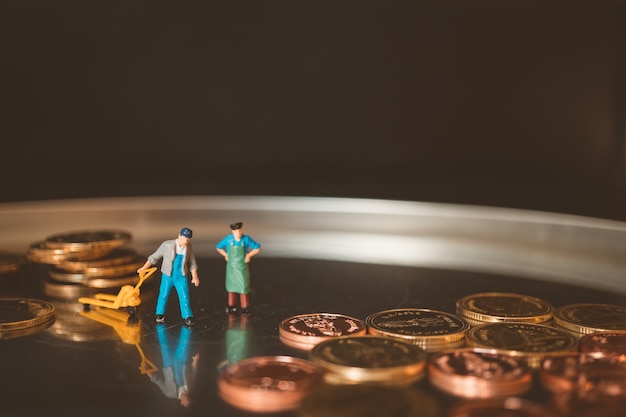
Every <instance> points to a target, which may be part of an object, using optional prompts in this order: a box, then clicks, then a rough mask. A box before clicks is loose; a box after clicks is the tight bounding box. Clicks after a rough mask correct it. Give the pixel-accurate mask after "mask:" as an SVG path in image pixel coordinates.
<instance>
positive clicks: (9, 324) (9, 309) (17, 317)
mask: <svg viewBox="0 0 626 417" xmlns="http://www.w3.org/2000/svg"><path fill="white" fill-rule="evenodd" d="M54 317H55V307H54V304H52V303H49V302H47V301H43V300H36V299H30V298H4V299H0V338H8V337H12V333H11V332H14V331H21V330H24V329H26V328H30V327H33V328H43V327H45V326H43V327H42V325H43V324H44V323H47V322H49V321H51V320H53V319H54ZM13 334H15V333H13Z"/></svg>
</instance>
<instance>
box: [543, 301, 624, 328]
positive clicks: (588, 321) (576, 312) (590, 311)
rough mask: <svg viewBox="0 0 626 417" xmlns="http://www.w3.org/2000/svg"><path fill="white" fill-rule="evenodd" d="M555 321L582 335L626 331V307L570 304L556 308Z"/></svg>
mask: <svg viewBox="0 0 626 417" xmlns="http://www.w3.org/2000/svg"><path fill="white" fill-rule="evenodd" d="M554 323H555V324H556V325H557V326H559V327H562V328H564V329H567V330H569V331H572V332H574V333H577V334H580V335H584V334H589V333H594V332H603V331H616V330H619V331H626V307H624V306H618V305H611V304H585V303H582V304H568V305H564V306H561V307H559V308H557V309H556V310H555V312H554Z"/></svg>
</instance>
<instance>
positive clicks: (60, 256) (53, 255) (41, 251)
mask: <svg viewBox="0 0 626 417" xmlns="http://www.w3.org/2000/svg"><path fill="white" fill-rule="evenodd" d="M108 251H109V250H108V249H106V250H104V249H102V248H97V249H90V250H83V251H68V250H66V249H64V248H51V247H49V246H48V245H47V243H46V242H45V241H38V242H34V243H32V244H31V245H30V247H29V249H28V252H27V254H26V257H27V259H28V260H29V261H31V262H35V263H43V264H58V263H61V262H65V261H67V260H68V259H83V260H85V259H94V258H97V257H100V256H103V255H104V254H106V253H107V252H108Z"/></svg>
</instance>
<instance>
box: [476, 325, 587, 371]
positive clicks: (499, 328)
mask: <svg viewBox="0 0 626 417" xmlns="http://www.w3.org/2000/svg"><path fill="white" fill-rule="evenodd" d="M465 343H466V344H467V346H468V347H481V348H489V349H497V350H498V351H499V352H501V353H505V354H508V355H511V356H521V357H523V358H525V359H526V360H527V361H528V364H529V365H530V367H531V368H537V367H539V365H540V362H541V360H542V359H543V358H545V357H547V356H550V355H555V354H561V353H564V352H568V351H575V350H576V349H577V348H578V339H577V338H576V337H575V336H573V335H571V334H570V333H569V332H567V331H565V330H559V329H557V328H554V327H551V326H546V325H544V324H534V323H487V324H481V325H480V326H476V327H472V328H471V329H470V330H469V331H468V332H467V337H466V338H465Z"/></svg>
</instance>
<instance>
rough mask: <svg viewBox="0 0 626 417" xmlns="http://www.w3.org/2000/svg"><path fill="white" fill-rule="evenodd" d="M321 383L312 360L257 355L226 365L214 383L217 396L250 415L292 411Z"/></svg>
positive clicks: (322, 373)
mask: <svg viewBox="0 0 626 417" xmlns="http://www.w3.org/2000/svg"><path fill="white" fill-rule="evenodd" d="M323 381H324V371H323V370H322V369H321V368H320V367H318V366H317V365H315V364H314V363H312V362H311V361H308V360H305V359H300V358H295V357H291V356H258V357H251V358H246V359H242V360H240V361H238V362H235V363H232V364H229V365H227V366H226V367H225V368H224V369H223V370H222V373H221V374H220V376H219V378H218V382H217V386H218V392H219V395H220V397H221V398H222V399H223V400H224V401H226V402H227V403H229V404H230V405H232V406H234V407H237V408H240V409H243V410H246V411H252V412H260V413H268V412H280V411H287V410H293V409H295V408H297V407H298V406H299V405H300V401H301V400H302V398H303V397H304V396H305V395H307V394H308V393H309V392H310V391H311V390H312V389H313V388H315V387H317V386H319V385H320V384H322V383H323Z"/></svg>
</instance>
